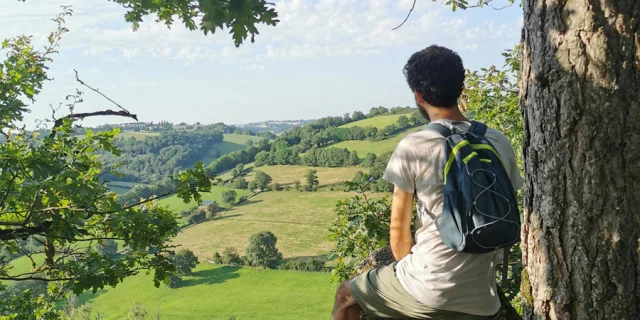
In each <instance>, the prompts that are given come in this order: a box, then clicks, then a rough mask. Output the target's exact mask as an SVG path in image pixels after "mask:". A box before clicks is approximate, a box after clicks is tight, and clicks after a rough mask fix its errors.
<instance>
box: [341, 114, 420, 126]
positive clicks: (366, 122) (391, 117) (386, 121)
mask: <svg viewBox="0 0 640 320" xmlns="http://www.w3.org/2000/svg"><path fill="white" fill-rule="evenodd" d="M400 116H407V117H408V116H410V114H388V115H382V116H376V117H373V118H368V119H363V120H359V121H355V122H351V123H347V124H345V125H342V126H340V127H341V128H351V127H363V128H364V127H376V128H378V129H382V128H384V127H386V126H388V125H390V124H392V123H396V121H398V118H400Z"/></svg>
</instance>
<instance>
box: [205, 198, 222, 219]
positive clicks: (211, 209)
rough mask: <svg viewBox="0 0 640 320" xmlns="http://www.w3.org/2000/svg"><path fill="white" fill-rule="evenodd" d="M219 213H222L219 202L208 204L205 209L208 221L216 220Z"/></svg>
mask: <svg viewBox="0 0 640 320" xmlns="http://www.w3.org/2000/svg"><path fill="white" fill-rule="evenodd" d="M218 211H220V205H219V204H218V203H217V202H215V201H214V202H213V203H210V204H208V205H207V206H206V207H205V212H206V218H207V219H213V218H215V216H216V214H217V213H218Z"/></svg>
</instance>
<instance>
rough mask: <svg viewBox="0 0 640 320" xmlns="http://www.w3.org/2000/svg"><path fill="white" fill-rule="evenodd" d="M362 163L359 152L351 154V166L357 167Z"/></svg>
mask: <svg viewBox="0 0 640 320" xmlns="http://www.w3.org/2000/svg"><path fill="white" fill-rule="evenodd" d="M359 162H360V158H359V157H358V152H357V151H355V150H354V151H351V153H350V154H349V164H350V165H352V166H355V165H357V164H358V163H359Z"/></svg>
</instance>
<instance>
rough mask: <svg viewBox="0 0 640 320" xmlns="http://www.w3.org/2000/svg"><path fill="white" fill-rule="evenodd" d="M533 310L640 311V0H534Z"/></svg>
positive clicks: (528, 127)
mask: <svg viewBox="0 0 640 320" xmlns="http://www.w3.org/2000/svg"><path fill="white" fill-rule="evenodd" d="M523 5H524V21H525V22H524V39H523V55H522V65H521V88H520V95H521V108H522V114H523V117H524V124H525V133H524V147H523V148H524V150H523V152H524V160H525V161H524V162H525V171H526V179H525V180H526V183H525V184H526V188H525V189H526V191H525V210H524V226H523V243H522V245H523V263H524V264H525V266H526V268H525V273H524V274H523V282H522V293H523V297H524V300H525V301H524V309H525V318H526V319H615V320H622V319H639V318H640V277H639V274H640V263H639V260H638V259H639V257H638V255H639V251H638V250H639V246H638V241H639V239H638V237H639V236H640V230H639V229H640V94H639V92H640V73H639V69H638V66H639V65H640V52H639V47H640V46H639V38H640V36H639V33H638V25H639V23H640V20H639V19H640V1H637V0H635V1H634V0H571V1H568V0H555V1H554V0H524V2H523Z"/></svg>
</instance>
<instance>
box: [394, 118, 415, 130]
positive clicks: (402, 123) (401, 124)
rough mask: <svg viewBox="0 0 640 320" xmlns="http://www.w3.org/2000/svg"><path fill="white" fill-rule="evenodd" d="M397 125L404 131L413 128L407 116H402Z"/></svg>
mask: <svg viewBox="0 0 640 320" xmlns="http://www.w3.org/2000/svg"><path fill="white" fill-rule="evenodd" d="M396 124H397V125H398V129H399V130H404V129H406V128H409V127H410V126H411V124H410V123H409V118H407V116H405V115H401V116H400V117H399V118H398V120H397V121H396Z"/></svg>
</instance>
